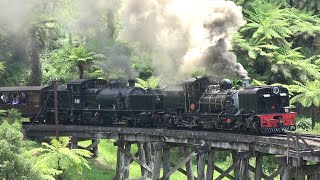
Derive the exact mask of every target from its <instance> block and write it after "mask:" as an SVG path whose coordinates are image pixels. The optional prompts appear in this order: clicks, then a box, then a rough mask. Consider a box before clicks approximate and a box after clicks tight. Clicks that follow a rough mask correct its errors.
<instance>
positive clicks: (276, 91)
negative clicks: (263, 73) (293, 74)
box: [272, 87, 280, 94]
mask: <svg viewBox="0 0 320 180" xmlns="http://www.w3.org/2000/svg"><path fill="white" fill-rule="evenodd" d="M279 92H280V89H279V87H273V88H272V93H273V94H279Z"/></svg>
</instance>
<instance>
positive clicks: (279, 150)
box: [24, 125, 320, 180]
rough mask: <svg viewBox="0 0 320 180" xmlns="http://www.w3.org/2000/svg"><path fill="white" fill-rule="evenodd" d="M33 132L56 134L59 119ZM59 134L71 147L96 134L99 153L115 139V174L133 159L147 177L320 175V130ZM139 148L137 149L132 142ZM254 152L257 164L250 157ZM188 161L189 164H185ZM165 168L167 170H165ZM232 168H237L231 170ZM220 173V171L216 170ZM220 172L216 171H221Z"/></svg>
mask: <svg viewBox="0 0 320 180" xmlns="http://www.w3.org/2000/svg"><path fill="white" fill-rule="evenodd" d="M24 129H25V130H26V135H27V136H29V137H45V136H55V126H54V125H32V126H30V125H24ZM59 129H60V130H59V131H60V136H71V148H75V147H77V143H78V140H80V139H91V140H92V144H91V145H89V146H88V147H86V148H87V149H89V150H92V151H93V152H94V154H95V155H97V154H98V151H97V150H98V148H97V147H98V146H97V144H98V143H99V140H100V139H115V140H116V142H115V146H117V169H116V176H115V177H114V179H117V180H125V179H128V178H129V169H130V168H129V167H130V164H131V163H132V162H133V161H135V162H137V163H138V164H139V165H140V166H141V174H142V177H141V178H140V179H147V178H151V179H152V180H156V179H170V175H172V174H173V173H174V172H175V171H180V172H181V173H183V174H185V175H186V178H185V179H188V180H195V179H197V180H211V179H213V177H214V176H213V174H214V173H215V172H219V173H220V174H219V176H218V177H217V178H215V179H217V180H220V179H223V178H226V179H237V180H238V179H239V180H247V179H255V180H260V179H267V180H269V179H274V178H276V177H280V179H281V180H289V179H290V180H291V179H296V180H303V179H311V180H316V179H317V180H320V136H315V135H300V134H295V133H287V134H285V135H269V136H258V135H245V134H234V133H225V132H207V131H190V130H172V129H146V128H127V127H123V128H122V127H95V126H63V125H60V126H59ZM135 143H136V144H137V146H138V152H137V153H136V154H132V152H131V151H130V149H131V145H132V144H135ZM173 147H180V148H181V149H183V150H184V152H185V153H184V157H185V158H184V159H183V160H182V161H181V162H180V163H176V164H175V163H172V162H171V161H170V149H171V148H173ZM220 150H230V152H232V157H233V164H232V165H231V166H230V167H229V168H227V169H224V170H223V169H221V168H219V167H217V166H216V165H215V163H214V153H215V152H216V151H220ZM268 155H276V161H277V163H278V164H279V166H278V169H277V170H276V171H275V172H273V173H272V174H270V175H269V176H267V175H266V174H264V173H263V171H262V164H263V157H264V156H268ZM251 158H255V165H251V164H250V163H249V159H251ZM192 159H196V163H197V170H196V171H197V172H193V169H192V162H195V161H192ZM184 167H185V168H184ZM161 169H162V170H163V173H160V171H161ZM231 172H233V173H231ZM216 176H217V175H216ZM216 176H215V177H216Z"/></svg>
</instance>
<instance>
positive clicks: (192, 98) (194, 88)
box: [183, 77, 210, 112]
mask: <svg viewBox="0 0 320 180" xmlns="http://www.w3.org/2000/svg"><path fill="white" fill-rule="evenodd" d="M209 85H210V81H209V79H208V78H207V77H196V78H191V79H189V80H187V81H185V82H184V83H183V91H184V96H185V97H184V98H185V99H184V100H185V111H186V112H196V111H197V110H198V108H199V99H200V97H201V96H202V94H203V93H204V92H205V91H206V89H207V88H208V86H209Z"/></svg>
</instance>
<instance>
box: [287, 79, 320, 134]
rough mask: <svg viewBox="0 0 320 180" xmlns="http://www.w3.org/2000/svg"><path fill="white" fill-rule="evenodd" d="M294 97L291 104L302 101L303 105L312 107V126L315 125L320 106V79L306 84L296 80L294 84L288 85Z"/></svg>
mask: <svg viewBox="0 0 320 180" xmlns="http://www.w3.org/2000/svg"><path fill="white" fill-rule="evenodd" d="M288 88H289V90H290V92H291V93H293V95H294V96H293V97H292V98H291V100H290V103H291V104H294V103H300V104H301V105H302V106H303V107H310V108H311V110H312V117H311V118H312V128H314V126H315V121H316V118H317V117H316V109H317V108H318V107H320V92H319V89H320V81H319V80H315V81H309V82H307V83H306V84H305V85H304V84H302V83H300V82H297V81H295V84H294V85H289V86H288Z"/></svg>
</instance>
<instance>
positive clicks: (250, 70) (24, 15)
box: [0, 0, 320, 179]
mask: <svg viewBox="0 0 320 180" xmlns="http://www.w3.org/2000/svg"><path fill="white" fill-rule="evenodd" d="M212 1H213V0H212ZM130 2H132V1H130V0H123V1H120V0H105V1H104V0H95V1H94V2H93V1H88V0H54V1H52V0H41V1H39V0H10V1H9V0H8V1H7V0H0V86H18V85H48V84H50V82H51V81H52V80H56V79H58V80H60V81H61V82H62V83H64V82H67V81H69V80H71V79H78V78H104V79H116V78H122V79H127V78H136V79H137V83H138V85H139V86H141V87H143V88H150V87H151V88H154V87H157V86H158V85H159V84H161V82H162V81H164V80H165V79H166V78H163V76H162V74H161V73H159V71H158V70H157V67H160V68H162V69H166V68H167V69H168V70H169V71H172V70H175V69H179V68H178V67H169V66H172V64H167V61H166V59H168V57H167V55H170V56H171V57H179V56H180V54H179V51H180V50H181V49H183V48H185V47H184V39H183V38H184V37H185V36H186V34H187V33H185V32H181V33H182V34H179V33H177V34H171V36H174V37H176V36H178V37H179V38H180V39H179V38H178V40H180V41H179V42H174V39H172V40H171V41H170V39H169V41H167V42H166V43H163V44H157V46H155V47H154V49H160V50H159V51H152V50H150V49H149V48H148V47H149V46H152V45H153V44H152V41H151V40H153V39H156V38H161V37H162V36H159V37H157V36H148V35H147V34H139V35H138V34H136V35H135V34H133V35H132V36H139V38H141V39H142V38H145V39H146V42H147V43H146V44H147V45H145V46H141V44H140V43H139V42H132V41H126V40H124V38H121V36H122V35H123V34H122V33H123V30H124V29H125V28H127V27H126V26H127V25H128V22H126V21H129V20H128V19H126V17H129V16H128V14H126V11H125V10H124V9H123V7H122V4H123V3H128V4H130ZM141 2H143V3H142V5H141V7H140V6H137V7H136V8H137V11H138V10H142V11H147V10H146V9H144V8H146V7H147V4H148V3H150V2H155V1H151V0H150V2H149V1H148V3H147V1H146V2H144V1H141ZM168 2H169V1H168ZM177 2H178V1H177ZM182 2H183V1H182ZM233 2H234V3H235V4H236V5H238V6H239V7H241V8H242V10H241V11H242V15H243V17H238V18H239V19H240V20H241V22H239V23H238V25H239V27H236V28H235V29H232V30H231V31H236V33H232V37H231V38H230V39H232V42H231V44H232V46H230V47H231V48H229V51H230V52H232V53H234V54H235V55H236V57H237V58H236V60H237V62H239V63H241V64H242V66H243V68H244V69H245V70H246V71H247V74H248V76H250V77H251V79H253V80H254V81H253V82H254V83H255V84H274V83H281V84H283V85H285V86H287V87H288V88H289V89H290V91H291V93H292V99H291V102H292V103H296V102H298V103H299V104H300V105H301V106H303V107H310V109H312V110H316V109H317V107H319V106H320V91H319V89H320V81H319V78H320V15H319V14H320V1H319V0H234V1H233ZM144 5H146V6H144ZM149 6H151V7H153V6H154V7H156V5H154V4H152V3H151V5H150V4H148V7H149ZM183 7H184V6H183ZM183 7H181V8H183ZM139 8H140V9H139ZM147 13H150V12H149V11H148V12H146V14H142V18H144V16H147V15H148V14H147ZM227 13H229V12H227ZM188 17H189V16H187V15H186V20H189V19H188ZM166 18H172V19H171V20H172V21H171V23H168V24H166V23H164V24H165V26H167V27H169V29H170V30H174V29H175V28H176V27H179V26H178V25H177V24H176V21H175V18H174V17H166ZM130 20H131V19H130ZM153 20H155V19H152V18H151V20H150V19H147V22H148V23H149V24H148V25H149V26H146V27H143V28H150V30H152V29H155V28H158V27H157V26H155V25H154V24H153ZM242 20H243V21H242ZM230 23H234V22H232V19H231V20H230ZM187 24H188V23H187ZM152 26H155V27H152ZM143 28H142V27H141V28H140V29H139V28H137V29H136V32H139V31H140V30H142V29H143ZM180 28H181V27H180ZM223 30H224V29H223V28H221V31H223ZM218 31H219V29H218ZM156 32H158V31H156ZM159 33H162V32H161V31H159ZM164 33H166V32H164ZM183 33H185V34H183ZM220 33H221V34H224V32H220ZM165 35H166V34H165ZM169 35H170V34H169ZM169 35H168V36H169ZM140 36H141V37H140ZM171 36H170V37H171ZM133 39H135V38H133ZM136 39H137V38H136ZM149 40H150V41H149ZM177 43H178V45H181V49H180V48H179V46H175V47H174V48H172V49H170V48H171V47H173V46H174V45H176V44H177ZM185 43H188V42H187V40H186V42H185ZM218 45H220V44H218ZM221 46H227V45H225V44H224V43H222V44H221ZM164 47H165V48H164ZM216 48H220V47H219V46H216ZM162 53H163V54H162ZM164 54H165V55H164ZM220 57H221V56H220ZM163 64H165V65H163ZM176 64H179V63H176ZM218 68H219V67H218ZM189 71H192V72H191V73H190V74H192V75H194V76H196V75H210V73H208V72H206V71H205V70H204V69H203V68H201V67H199V68H198V67H197V66H196V67H192V68H190V69H189ZM163 72H164V73H167V74H170V75H171V76H175V72H168V71H163ZM224 77H225V76H224ZM230 78H233V79H236V78H241V77H240V76H238V77H237V76H230ZM166 83H167V82H166ZM312 112H315V111H312ZM15 113H16V112H13V116H12V117H9V118H2V119H1V118H0V120H1V121H3V122H2V124H1V126H0V141H1V144H2V146H1V147H0V162H1V163H0V177H1V178H2V179H16V178H17V177H20V176H21V179H54V178H57V177H59V176H63V177H68V176H69V175H70V174H71V175H74V174H77V173H80V174H81V172H82V168H86V167H88V164H87V161H86V160H85V159H84V158H83V157H89V156H90V153H89V152H85V151H78V150H74V151H71V150H69V149H68V148H66V143H67V142H65V143H61V142H57V141H52V143H51V144H48V143H43V144H42V146H41V147H37V145H35V144H33V143H32V142H29V141H26V140H24V139H23V134H22V133H20V132H19V131H20V130H21V125H20V123H19V121H20V119H19V118H18V117H17V115H14V114H15ZM312 115H313V118H314V119H315V117H314V116H315V113H313V114H312ZM0 116H1V112H0ZM17 119H18V122H12V120H17ZM301 119H305V120H304V121H300V122H298V126H299V127H302V129H305V128H306V129H310V127H309V123H305V122H307V121H309V120H310V119H306V118H301ZM48 158H50V159H54V160H55V161H46V159H48ZM25 159H27V160H25ZM61 159H63V162H62V163H59V162H60V160H61ZM32 162H33V163H32ZM48 162H51V163H48Z"/></svg>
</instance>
